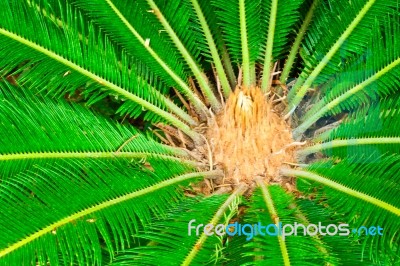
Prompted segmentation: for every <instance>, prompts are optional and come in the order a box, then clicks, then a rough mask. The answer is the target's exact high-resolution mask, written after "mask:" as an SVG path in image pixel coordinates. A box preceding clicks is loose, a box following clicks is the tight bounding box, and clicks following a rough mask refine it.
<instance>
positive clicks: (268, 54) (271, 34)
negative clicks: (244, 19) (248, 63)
mask: <svg viewBox="0 0 400 266" xmlns="http://www.w3.org/2000/svg"><path fill="white" fill-rule="evenodd" d="M277 13H278V0H272V1H271V13H270V16H269V26H268V37H267V46H266V50H265V59H264V69H263V77H262V83H261V90H262V91H263V92H264V93H266V92H268V91H269V89H270V88H269V85H270V84H269V83H270V79H271V68H272V51H273V49H274V38H275V28H276V15H277Z"/></svg>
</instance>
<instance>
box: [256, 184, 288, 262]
mask: <svg viewBox="0 0 400 266" xmlns="http://www.w3.org/2000/svg"><path fill="white" fill-rule="evenodd" d="M256 181H257V185H258V186H259V187H260V188H261V193H262V196H263V199H264V202H265V204H266V205H267V210H268V212H269V215H270V217H271V220H272V222H273V223H278V221H279V215H278V212H277V211H276V209H275V206H274V201H273V199H272V196H271V193H269V190H268V187H267V186H266V184H264V182H263V181H262V180H261V179H256ZM277 237H278V242H279V247H280V250H281V254H282V259H283V264H284V265H285V266H290V258H289V252H288V249H287V246H286V242H285V240H284V239H283V237H282V236H281V235H278V236H277Z"/></svg>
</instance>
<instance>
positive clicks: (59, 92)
mask: <svg viewBox="0 0 400 266" xmlns="http://www.w3.org/2000/svg"><path fill="white" fill-rule="evenodd" d="M0 18H1V19H0V265H141V264H143V265H179V264H183V265H189V264H193V265H203V264H217V265H220V264H224V265H241V264H246V265H249V264H250V265H253V264H257V265H398V264H399V263H400V246H399V243H400V236H399V234H400V231H399V228H400V219H399V218H400V197H399V196H400V174H399V172H400V171H399V165H400V154H399V151H400V133H399V127H400V98H399V94H398V90H399V89H400V2H399V0H351V1H349V0H210V1H205V0H171V1H165V0H135V1H126V0H0ZM276 71H278V72H279V71H282V72H281V75H280V81H281V82H282V87H283V88H286V87H287V88H288V89H289V91H288V95H287V98H286V100H287V109H286V110H285V114H284V115H286V117H287V118H290V119H291V120H292V125H293V132H292V133H293V136H294V138H295V140H296V141H304V140H306V141H307V143H308V144H307V145H305V146H302V147H301V148H300V149H299V151H298V157H299V165H298V167H296V168H295V167H292V168H289V167H287V168H284V169H282V171H281V175H282V178H293V177H295V178H296V180H297V183H296V187H295V188H291V189H287V188H286V187H282V186H279V185H277V184H269V183H266V182H263V181H260V180H258V179H257V180H256V182H255V186H256V188H255V190H254V192H253V193H251V195H248V194H246V193H244V191H245V190H246V189H245V187H244V186H242V185H240V186H238V187H236V189H235V190H234V191H233V192H232V193H231V194H230V195H228V194H222V195H218V194H212V195H208V196H205V195H201V194H198V193H197V194H196V193H194V192H193V190H194V189H193V186H195V184H197V183H198V182H199V181H201V180H204V179H214V178H220V177H221V171H219V170H217V169H216V168H214V166H213V165H211V167H209V166H208V165H205V164H204V162H199V161H198V160H196V158H195V157H194V156H193V155H192V153H191V151H190V149H191V146H190V145H188V146H187V147H186V148H179V147H172V146H171V145H167V144H165V143H163V142H162V140H163V139H164V137H166V136H165V135H163V134H164V133H163V132H162V131H160V130H159V128H160V125H164V126H165V125H168V126H169V128H172V129H173V130H175V132H178V133H177V134H179V136H180V137H181V138H186V139H187V140H192V141H193V143H195V144H198V143H201V142H202V141H203V136H202V135H201V133H199V130H198V127H199V126H200V125H201V124H202V123H205V122H206V121H207V117H208V116H210V113H214V114H215V113H218V112H219V111H220V110H221V108H222V107H223V104H224V101H225V100H226V99H227V98H228V97H229V95H230V93H231V92H232V91H233V90H234V89H235V88H237V86H242V85H243V86H247V87H250V86H259V87H260V88H261V89H262V91H263V92H265V93H266V94H268V93H271V84H270V83H271V79H272V77H274V75H276V74H274V73H273V72H276ZM276 81H277V80H276ZM331 122H334V123H333V124H332V125H329V126H328V127H325V126H326V125H327V123H331ZM163 136H164V137H163ZM189 142H190V141H188V143H189ZM195 194H196V195H195ZM192 219H196V224H200V223H203V224H207V223H214V224H217V223H222V224H228V223H229V222H231V221H233V220H235V221H239V222H241V223H251V224H254V223H258V222H261V223H263V224H270V223H276V222H277V221H279V222H282V223H291V224H292V223H294V222H298V223H303V224H305V225H307V224H318V223H319V222H321V223H323V224H337V225H338V224H340V223H346V224H349V226H350V228H357V227H360V226H380V227H382V228H384V234H383V235H382V236H365V235H362V236H357V235H354V234H350V235H349V236H338V235H336V236H329V235H316V236H301V237H300V236H298V237H294V236H293V237H286V238H283V237H282V236H277V237H265V236H261V235H258V236H255V237H254V239H251V240H249V241H247V240H246V237H245V236H234V237H227V236H224V237H218V236H216V235H213V236H207V235H205V234H200V235H198V236H196V235H188V223H189V221H190V220H192Z"/></svg>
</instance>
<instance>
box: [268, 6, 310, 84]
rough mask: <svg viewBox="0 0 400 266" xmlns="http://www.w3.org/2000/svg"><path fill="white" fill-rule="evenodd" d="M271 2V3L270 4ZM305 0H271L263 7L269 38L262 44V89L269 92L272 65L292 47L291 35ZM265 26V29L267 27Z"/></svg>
mask: <svg viewBox="0 0 400 266" xmlns="http://www.w3.org/2000/svg"><path fill="white" fill-rule="evenodd" d="M269 2H271V3H269ZM303 2H304V0H295V1H287V0H271V1H265V2H263V5H262V13H261V14H262V15H261V17H262V20H263V18H269V20H268V21H265V22H264V23H265V26H267V27H268V30H267V36H266V38H265V41H264V42H263V43H262V50H263V52H262V56H263V58H262V60H263V61H262V62H263V65H264V70H263V77H262V84H261V88H262V89H263V90H264V91H267V89H268V86H269V83H270V77H271V76H270V74H271V70H272V67H273V65H272V63H273V62H276V61H277V60H278V59H282V58H283V56H284V55H285V53H286V52H287V51H288V49H289V47H290V42H289V35H290V34H292V35H293V31H294V26H295V25H296V23H297V22H298V20H299V12H298V10H299V7H300V6H301V5H302V4H303ZM265 26H263V27H265Z"/></svg>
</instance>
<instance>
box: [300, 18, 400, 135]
mask: <svg viewBox="0 0 400 266" xmlns="http://www.w3.org/2000/svg"><path fill="white" fill-rule="evenodd" d="M395 17H396V18H398V16H395ZM386 19H387V20H386V21H385V23H384V26H383V32H382V30H381V29H380V27H379V24H376V29H375V30H374V31H373V32H374V33H375V34H373V35H372V37H371V42H370V45H369V46H368V47H367V50H366V52H365V54H364V55H362V56H360V57H357V58H355V59H354V60H353V61H352V62H351V63H349V66H348V67H347V68H345V69H344V70H343V72H339V73H338V74H337V76H336V77H335V80H334V82H332V83H331V84H328V87H327V88H325V94H324V96H323V98H322V99H321V100H320V101H319V102H317V103H316V104H315V105H314V106H313V107H312V108H311V109H310V110H309V111H308V112H307V113H306V114H305V115H304V116H303V117H304V118H303V123H302V124H301V125H300V126H299V127H298V128H296V129H295V130H294V133H293V134H294V135H295V136H298V135H299V134H301V133H303V132H304V131H305V130H306V129H307V128H308V127H310V126H311V125H312V124H313V123H315V122H316V121H317V120H318V119H319V118H321V117H323V116H325V115H327V114H338V113H340V112H342V111H343V110H351V109H354V108H356V107H358V106H359V105H360V104H362V103H368V102H375V101H377V100H378V99H379V98H380V97H385V96H387V95H390V94H393V93H394V92H396V91H397V88H398V86H399V85H400V79H399V76H400V42H399V41H398V40H397V37H396V36H397V35H398V34H400V23H398V21H397V22H395V23H393V22H392V20H391V19H390V17H388V16H387V17H386Z"/></svg>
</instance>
